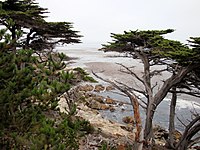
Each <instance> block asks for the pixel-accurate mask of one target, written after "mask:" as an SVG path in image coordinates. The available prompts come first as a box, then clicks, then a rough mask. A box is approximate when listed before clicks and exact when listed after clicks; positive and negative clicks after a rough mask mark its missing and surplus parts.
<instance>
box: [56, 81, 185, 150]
mask: <svg viewBox="0 0 200 150" xmlns="http://www.w3.org/2000/svg"><path fill="white" fill-rule="evenodd" d="M110 90H114V88H113V87H112V86H103V85H100V84H96V85H92V84H85V85H79V86H78V87H76V88H74V89H73V90H72V91H73V92H71V93H70V95H71V96H72V97H71V98H72V99H76V102H75V103H76V105H77V112H76V116H77V117H80V118H82V119H85V120H88V121H89V122H90V124H91V125H92V126H93V127H94V130H95V132H94V133H93V134H89V135H86V137H84V138H83V139H81V140H80V149H82V150H86V149H99V147H100V146H102V144H106V146H110V148H111V147H115V148H116V147H117V149H119V150H123V149H127V148H128V147H129V146H131V145H132V144H133V143H134V139H135V132H136V129H135V127H134V126H135V123H134V119H133V116H125V117H123V122H124V124H120V123H117V122H113V121H111V120H109V119H107V118H104V117H103V116H102V115H101V114H100V112H99V111H102V110H110V111H111V112H114V111H115V108H116V107H121V106H122V105H124V104H123V103H122V102H120V101H118V100H115V99H111V98H109V97H103V96H100V95H98V94H97V93H100V92H105V91H110ZM94 93H95V94H94ZM65 98H66V97H65V96H61V98H60V102H59V108H60V111H61V112H66V113H67V111H66V110H67V109H68V104H67V102H66V99H65ZM122 111H123V110H122ZM154 133H155V140H156V144H157V146H158V147H159V146H161V147H163V146H164V144H165V142H166V139H167V137H168V132H167V131H166V130H165V129H164V128H162V127H160V126H157V125H156V126H155V127H154ZM174 136H175V139H177V140H179V139H180V137H181V133H180V132H178V131H177V133H176V134H175V135H174ZM163 148H164V147H163Z"/></svg>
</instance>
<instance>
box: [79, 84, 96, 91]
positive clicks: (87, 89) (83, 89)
mask: <svg viewBox="0 0 200 150" xmlns="http://www.w3.org/2000/svg"><path fill="white" fill-rule="evenodd" d="M93 89H94V87H93V86H92V85H89V84H86V85H84V86H80V87H79V90H80V91H85V92H88V91H92V90H93Z"/></svg>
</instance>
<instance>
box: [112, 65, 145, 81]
mask: <svg viewBox="0 0 200 150" xmlns="http://www.w3.org/2000/svg"><path fill="white" fill-rule="evenodd" d="M116 64H118V65H120V66H122V67H123V68H125V69H126V70H127V71H128V72H125V71H122V70H121V72H124V73H127V74H130V75H132V76H133V77H135V78H136V79H137V80H138V81H140V82H141V83H142V84H143V85H144V81H143V80H142V79H141V78H140V77H139V76H138V75H137V74H136V73H134V72H133V71H132V70H130V68H129V67H126V66H125V65H123V64H121V63H116Z"/></svg>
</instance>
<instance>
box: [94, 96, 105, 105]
mask: <svg viewBox="0 0 200 150" xmlns="http://www.w3.org/2000/svg"><path fill="white" fill-rule="evenodd" d="M93 98H94V100H95V101H98V102H100V103H103V99H104V97H103V96H99V95H96V96H95V97H93Z"/></svg>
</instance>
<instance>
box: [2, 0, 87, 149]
mask: <svg viewBox="0 0 200 150" xmlns="http://www.w3.org/2000/svg"><path fill="white" fill-rule="evenodd" d="M45 13H46V9H44V8H41V7H39V6H38V4H37V3H35V2H34V0H6V1H5V2H0V25H1V27H2V26H3V27H4V28H5V29H1V30H0V39H1V41H0V113H1V115H0V149H33V150H38V149H55V150H57V149H58V150H62V149H70V150H71V149H78V143H77V142H78V139H79V137H80V136H82V135H83V134H84V133H87V132H89V131H90V130H91V127H90V125H89V123H88V122H87V121H84V120H80V119H78V118H76V117H74V115H75V112H76V106H75V105H74V104H73V107H72V108H71V109H70V110H69V113H68V114H62V113H60V111H59V109H58V101H59V97H60V96H61V95H62V94H63V93H65V92H68V91H69V90H70V89H71V87H72V86H74V85H76V84H77V83H78V82H80V81H82V80H83V79H85V77H86V76H87V75H86V73H85V72H83V71H81V72H80V71H74V70H69V69H66V64H65V63H64V62H63V61H64V60H66V59H67V57H66V56H65V55H64V54H57V53H53V52H52V48H53V47H54V46H55V44H59V43H61V44H68V43H77V42H79V39H78V38H79V37H80V36H79V35H77V31H73V30H72V29H71V28H72V25H71V23H68V22H46V21H45V20H44V18H45V17H44V16H43V14H45ZM55 29H56V30H55ZM77 77H79V78H78V79H77Z"/></svg>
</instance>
